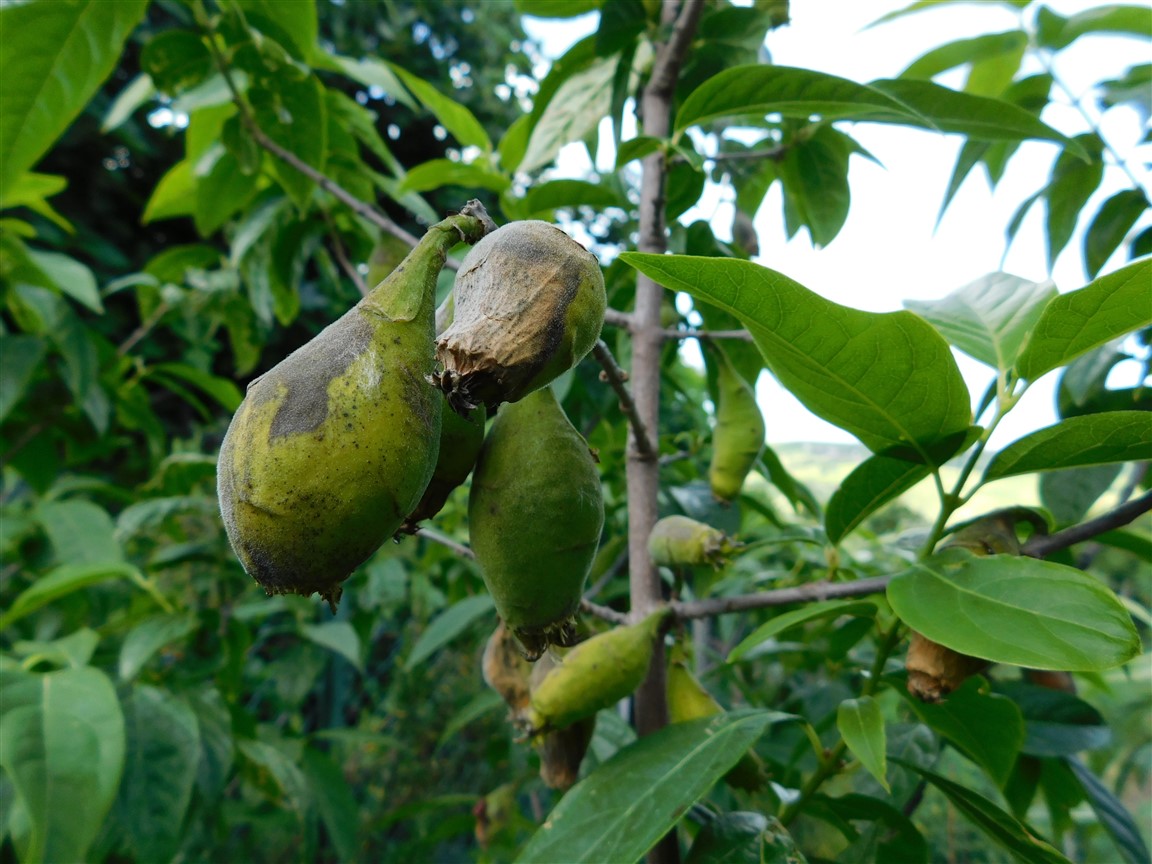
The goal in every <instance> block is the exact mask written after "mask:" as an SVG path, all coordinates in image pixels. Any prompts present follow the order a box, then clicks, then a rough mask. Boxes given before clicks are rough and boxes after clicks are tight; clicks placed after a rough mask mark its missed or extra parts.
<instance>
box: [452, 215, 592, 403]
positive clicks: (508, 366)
mask: <svg viewBox="0 0 1152 864" xmlns="http://www.w3.org/2000/svg"><path fill="white" fill-rule="evenodd" d="M452 293H453V297H454V298H455V299H454V304H455V317H454V320H453V321H452V324H451V326H449V327H448V328H447V329H446V330H445V331H444V333H443V334H442V335H441V336H440V337H439V338H438V339H437V340H436V358H437V359H438V360H439V361H440V362H441V363H442V364H443V366H444V371H443V372H441V373H439V374H437V375H436V376H435V381H436V383H437V385H438V386H440V387H441V388H442V389H443V390H444V391H445V393H446V394H448V397H449V403H450V404H451V405H452V407H453V408H454V409H455V410H457V411H461V412H465V411H467V410H469V409H470V408H471V407H473V406H475V405H487V406H488V407H489V409H491V408H494V407H495V406H496V405H498V404H499V403H501V402H516V401H518V400H519V399H522V398H523V397H524V396H526V395H528V394H529V393H531V392H533V391H535V390H538V389H540V388H541V387H544V386H546V385H547V384H548V383H550V382H551V381H552V380H554V379H555V378H556V377H557V376H559V375H561V374H562V373H564V372H566V371H567V370H569V369H571V368H572V367H573V366H575V365H576V364H577V363H579V362H580V360H581V359H583V358H584V356H585V355H587V354H588V352H589V351H591V350H592V347H593V346H594V345H595V344H596V340H597V339H598V338H600V328H601V326H602V325H603V323H604V308H605V306H606V302H607V301H606V296H605V293H604V275H603V273H602V272H601V270H600V262H599V261H598V260H597V259H596V256H594V255H592V254H591V253H590V252H588V251H587V250H586V249H584V247H583V246H581V245H580V244H579V243H577V242H576V241H575V240H573V239H572V238H570V237H569V236H568V235H567V234H565V233H564V232H563V231H561V230H560V229H559V228H557V227H556V226H555V225H551V224H549V223H547V222H541V221H537V220H525V221H522V222H510V223H508V224H507V225H504V226H503V227H501V228H498V229H496V230H495V231H493V232H492V233H491V234H489V235H488V236H487V237H485V238H484V239H483V240H482V241H481V242H479V243H477V244H476V246H475V247H474V248H473V249H472V251H471V252H469V253H468V256H467V257H466V258H465V259H464V262H463V264H462V265H461V266H460V271H459V272H458V273H457V274H456V282H455V286H454V287H453V291H452Z"/></svg>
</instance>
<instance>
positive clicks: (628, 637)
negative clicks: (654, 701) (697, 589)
mask: <svg viewBox="0 0 1152 864" xmlns="http://www.w3.org/2000/svg"><path fill="white" fill-rule="evenodd" d="M667 614H668V610H667V609H660V610H657V611H656V612H653V613H651V614H650V615H649V616H648V617H647V618H645V619H644V620H643V621H640V622H638V623H636V624H629V625H627V626H624V627H616V628H615V629H613V630H609V631H608V632H606V633H601V634H600V635H598V636H593V637H592V638H591V639H589V640H587V641H586V642H581V643H580V644H579V645H577V646H576V647H575V648H573V649H572V650H571V651H569V652H568V654H567V655H565V657H564V659H563V661H562V663H561V664H560V665H559V666H557V667H556V668H555V669H553V670H552V671H551V672H549V673H548V674H547V675H546V676H545V677H544V680H543V681H541V682H540V685H539V686H538V687H537V688H536V689H535V690H533V691H532V700H531V702H530V704H529V706H528V718H527V720H528V722H527V733H528V734H529V735H540V734H542V733H545V732H548V731H551V730H552V729H563V728H565V727H567V726H571V725H572V724H573V723H575V722H577V721H578V720H582V719H583V718H585V717H591V716H593V715H594V714H595V713H596V712H597V711H599V710H600V709H602V708H608V707H610V706H612V705H614V704H616V703H617V702H619V701H620V700H621V699H623V698H624V697H626V696H628V695H630V694H631V693H632V691H634V690H635V689H636V688H637V687H639V686H640V683H641V682H642V681H643V680H644V676H645V675H647V674H648V666H649V664H650V663H651V662H652V652H653V650H654V648H655V645H656V638H657V636H658V635H659V633H660V627H661V624H662V623H663V621H664V618H665V617H666V616H667Z"/></svg>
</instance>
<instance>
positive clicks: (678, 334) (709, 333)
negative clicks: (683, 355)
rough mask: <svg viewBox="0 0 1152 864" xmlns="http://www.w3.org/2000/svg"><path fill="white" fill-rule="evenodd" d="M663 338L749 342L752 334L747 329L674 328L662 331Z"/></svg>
mask: <svg viewBox="0 0 1152 864" xmlns="http://www.w3.org/2000/svg"><path fill="white" fill-rule="evenodd" d="M664 338H665V339H709V340H713V339H737V340H739V341H741V342H751V341H753V340H752V334H751V333H749V332H748V331H747V330H692V329H687V330H675V329H668V330H665V331H664Z"/></svg>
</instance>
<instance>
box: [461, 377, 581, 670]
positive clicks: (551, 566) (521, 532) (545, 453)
mask: <svg viewBox="0 0 1152 864" xmlns="http://www.w3.org/2000/svg"><path fill="white" fill-rule="evenodd" d="M603 526H604V499H603V496H602V494H601V491H600V473H599V471H598V470H597V468H596V463H595V460H594V459H593V458H592V454H591V453H590V452H589V450H588V444H587V442H586V441H585V440H584V439H583V438H582V437H581V436H580V433H579V432H577V431H576V429H575V428H574V427H573V426H572V424H571V423H570V422H569V421H568V418H567V417H566V416H565V415H564V410H563V409H562V408H561V407H560V403H559V402H557V401H556V397H555V395H554V394H553V392H552V389H551V388H550V387H545V388H544V389H543V390H538V391H536V392H535V393H533V394H531V395H530V396H529V397H528V398H526V399H523V400H522V401H520V402H517V403H515V404H513V405H506V406H504V407H503V408H501V409H500V413H499V414H498V415H497V417H496V419H495V420H494V421H493V423H492V427H491V429H489V431H488V437H487V438H486V439H485V441H484V446H483V447H482V448H481V450H480V458H479V459H478V460H477V462H476V469H475V473H474V474H473V476H472V489H471V493H470V495H469V499H468V530H469V534H470V537H471V543H472V550H473V551H474V552H475V553H476V561H477V563H479V565H480V570H481V572H482V573H483V575H484V583H485V584H486V585H487V586H488V591H489V592H490V593H491V594H492V599H493V600H494V601H495V602H496V611H497V613H498V614H499V615H500V617H501V618H502V619H503V620H504V622H505V623H506V624H507V625H508V627H509V629H510V630H511V631H512V632H513V633H514V634H515V635H516V638H517V639H519V640H520V642H521V644H522V645H523V646H524V648H525V651H526V653H527V655H528V656H529V657H530V658H532V659H536V658H537V657H539V656H540V655H541V654H542V653H543V652H544V650H545V649H546V648H547V647H548V645H549V644H559V645H567V644H571V643H572V641H573V639H574V638H575V633H574V629H573V622H572V616H573V613H575V611H576V607H577V606H578V605H579V603H580V594H581V592H582V591H583V590H584V582H585V579H586V578H587V576H588V571H589V569H591V567H592V561H593V559H594V558H595V557H596V548H597V546H598V545H599V543H600V532H601V529H602V528H603Z"/></svg>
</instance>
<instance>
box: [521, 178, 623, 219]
mask: <svg viewBox="0 0 1152 864" xmlns="http://www.w3.org/2000/svg"><path fill="white" fill-rule="evenodd" d="M630 206H631V205H629V203H628V202H627V201H626V200H624V199H623V198H621V197H620V193H619V192H618V191H617V190H616V189H614V188H612V187H611V186H606V185H604V184H602V183H589V182H587V181H585V180H553V181H551V182H549V183H540V184H538V185H536V186H533V187H532V188H531V189H530V190H528V194H527V195H526V196H524V208H525V210H527V212H529V213H540V212H544V211H550V210H555V209H557V208H559V207H594V208H596V209H598V210H602V209H603V208H605V207H630Z"/></svg>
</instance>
